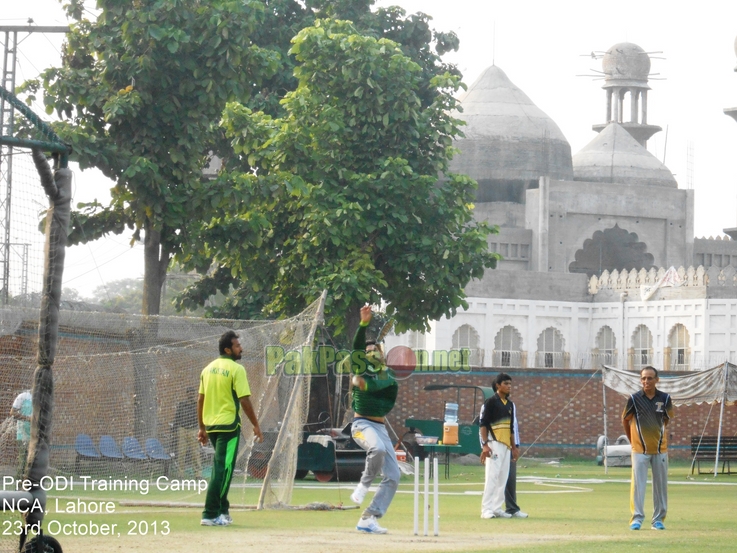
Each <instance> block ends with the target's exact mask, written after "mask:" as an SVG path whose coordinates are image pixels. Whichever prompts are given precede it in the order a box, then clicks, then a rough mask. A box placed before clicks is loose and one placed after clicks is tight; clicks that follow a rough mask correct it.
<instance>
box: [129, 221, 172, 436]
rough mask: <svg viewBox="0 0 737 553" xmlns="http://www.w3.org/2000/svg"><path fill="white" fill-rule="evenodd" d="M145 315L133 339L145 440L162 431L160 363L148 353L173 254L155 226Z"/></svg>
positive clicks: (148, 228)
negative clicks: (158, 377)
mask: <svg viewBox="0 0 737 553" xmlns="http://www.w3.org/2000/svg"><path fill="white" fill-rule="evenodd" d="M144 231H145V233H146V234H145V237H144V241H143V245H144V253H143V259H144V273H143V305H142V306H141V311H142V314H143V315H144V317H143V320H142V321H141V326H140V328H139V329H138V330H137V331H135V332H133V333H132V334H131V336H130V344H131V349H132V350H133V351H135V352H136V353H135V354H134V355H133V374H134V390H135V400H134V402H133V405H134V407H133V409H134V433H135V434H136V436H138V437H139V438H141V439H145V438H151V437H156V434H157V428H158V403H157V387H156V382H157V372H158V363H157V362H156V357H155V356H154V355H153V354H150V353H147V352H146V350H147V349H148V348H150V347H151V346H154V345H155V344H157V343H158V334H159V321H158V317H157V315H158V314H159V312H160V310H161V289H162V287H163V283H164V280H165V279H166V270H167V268H168V267H169V253H168V252H167V251H166V249H165V248H163V247H162V246H161V232H160V231H158V230H154V229H153V223H152V222H150V221H147V222H146V224H145V225H144Z"/></svg>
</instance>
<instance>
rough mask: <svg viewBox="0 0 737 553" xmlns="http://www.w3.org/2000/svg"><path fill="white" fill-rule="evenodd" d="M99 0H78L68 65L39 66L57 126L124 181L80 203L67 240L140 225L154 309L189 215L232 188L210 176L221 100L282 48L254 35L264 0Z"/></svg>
mask: <svg viewBox="0 0 737 553" xmlns="http://www.w3.org/2000/svg"><path fill="white" fill-rule="evenodd" d="M97 7H98V9H99V10H100V12H99V14H98V16H97V18H96V19H95V20H94V21H90V20H88V19H86V18H85V17H84V11H83V9H82V8H83V6H82V0H69V4H68V5H67V11H68V14H69V16H70V17H71V18H72V19H74V20H75V21H76V24H75V25H73V26H72V32H71V33H70V34H69V36H68V41H67V43H66V45H65V48H64V52H63V60H62V66H61V67H59V68H52V69H49V70H47V71H45V72H44V74H43V75H42V80H43V87H44V102H45V104H46V106H47V111H48V112H49V113H51V112H53V111H56V112H57V114H58V115H59V116H60V117H61V119H62V122H61V123H59V124H57V125H56V126H55V129H56V130H57V132H58V134H59V135H60V136H61V137H62V138H63V139H64V140H66V141H68V142H69V143H71V144H72V146H73V147H74V155H75V158H76V160H77V161H79V163H80V166H81V168H83V169H84V168H86V167H93V166H94V167H97V168H99V169H100V170H101V171H102V172H103V174H105V175H106V176H107V177H108V178H110V179H112V180H113V181H114V183H115V186H114V187H113V188H112V191H111V194H112V201H111V203H110V205H107V206H102V205H99V204H94V205H90V206H87V208H86V209H85V210H83V211H82V212H78V213H76V214H75V216H74V218H73V230H72V234H71V236H70V243H72V244H73V243H78V242H86V241H89V240H93V239H96V238H99V237H101V236H103V235H105V234H107V233H110V232H114V233H119V232H122V230H123V229H124V228H125V227H129V228H131V229H134V231H135V237H136V238H140V237H141V233H142V234H143V241H144V245H145V248H144V249H145V253H144V267H145V268H144V274H145V276H144V290H143V306H142V311H143V313H144V314H149V315H151V314H153V315H155V314H158V313H159V309H160V302H161V289H162V284H163V282H164V278H165V276H166V271H167V268H168V266H169V262H170V261H171V258H172V256H173V254H174V253H176V252H177V251H178V249H179V248H180V246H181V244H182V242H186V241H187V240H188V239H189V238H188V225H189V222H190V221H191V220H192V219H193V218H195V217H196V216H197V214H198V213H200V212H201V211H202V209H203V204H205V203H207V204H211V203H218V201H219V200H218V197H219V196H220V195H221V194H222V193H223V191H222V190H220V189H219V188H218V187H217V183H213V182H208V181H203V178H202V168H203V166H205V165H206V163H207V159H208V152H209V151H210V149H211V148H212V146H213V143H214V141H215V140H216V138H217V135H218V133H219V131H218V130H217V121H218V120H219V119H220V116H221V113H222V111H223V108H224V107H225V104H226V102H228V101H230V100H236V99H237V100H240V101H246V100H247V99H248V98H249V96H250V95H251V93H252V91H253V90H254V89H255V88H257V87H258V86H259V84H260V83H261V82H262V81H263V80H264V79H266V78H269V77H271V76H273V75H274V73H275V72H276V70H277V68H278V53H277V52H275V51H273V50H270V49H267V48H261V47H259V46H258V45H256V44H255V43H254V40H253V37H254V35H255V34H256V33H257V31H258V30H259V29H260V27H261V25H262V23H263V20H264V17H265V11H264V5H263V3H262V2H260V1H257V0H208V1H207V2H203V1H201V0H178V1H172V0H135V1H133V2H121V1H119V0H98V3H97ZM39 86H40V83H38V82H37V83H35V84H31V85H30V89H31V91H32V92H35V91H36V90H37V89H38V87H39Z"/></svg>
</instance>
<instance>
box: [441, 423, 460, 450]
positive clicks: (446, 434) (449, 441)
mask: <svg viewBox="0 0 737 553" xmlns="http://www.w3.org/2000/svg"><path fill="white" fill-rule="evenodd" d="M443 445H458V423H457V422H446V423H443Z"/></svg>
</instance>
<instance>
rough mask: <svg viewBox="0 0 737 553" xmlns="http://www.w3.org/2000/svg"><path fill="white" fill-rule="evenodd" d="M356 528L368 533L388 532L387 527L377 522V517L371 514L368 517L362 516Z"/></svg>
mask: <svg viewBox="0 0 737 553" xmlns="http://www.w3.org/2000/svg"><path fill="white" fill-rule="evenodd" d="M356 530H358V531H359V532H366V533H367V534H386V532H387V530H386V528H382V527H381V526H379V523H378V522H376V517H375V516H373V515H371V516H370V517H368V518H363V517H361V518H360V519H359V520H358V524H356Z"/></svg>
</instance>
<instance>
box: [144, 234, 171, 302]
mask: <svg viewBox="0 0 737 553" xmlns="http://www.w3.org/2000/svg"><path fill="white" fill-rule="evenodd" d="M152 227H153V223H151V222H147V223H146V224H145V225H144V230H145V233H146V235H145V237H144V240H143V248H144V250H143V262H144V266H143V306H142V308H141V312H142V314H143V315H158V314H159V313H160V311H161V289H162V288H163V285H164V280H165V279H166V270H167V269H168V267H169V261H170V259H169V257H170V256H169V252H168V251H166V250H165V249H164V248H162V247H161V231H158V230H154V229H153V228H152Z"/></svg>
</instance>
